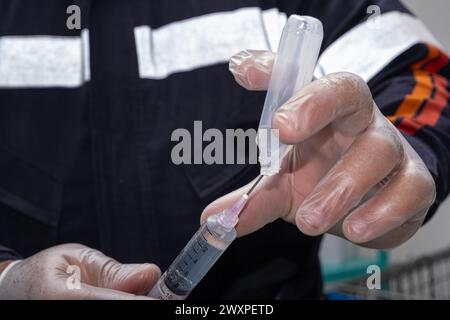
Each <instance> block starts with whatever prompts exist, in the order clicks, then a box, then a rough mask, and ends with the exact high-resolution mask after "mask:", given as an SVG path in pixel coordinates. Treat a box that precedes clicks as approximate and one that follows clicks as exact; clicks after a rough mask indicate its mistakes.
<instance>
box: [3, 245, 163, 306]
mask: <svg viewBox="0 0 450 320" xmlns="http://www.w3.org/2000/svg"><path fill="white" fill-rule="evenodd" d="M69 266H70V267H69ZM77 269H78V270H79V271H80V273H79V275H80V277H79V279H80V280H81V281H80V282H78V283H79V288H78V286H77V279H76V278H77V274H76V270H77ZM159 276H160V270H159V268H158V267H157V266H155V265H153V264H121V263H118V262H117V261H115V260H114V259H112V258H109V257H107V256H105V255H104V254H103V253H101V252H99V251H97V250H94V249H91V248H88V247H85V246H83V245H79V244H64V245H60V246H56V247H52V248H50V249H47V250H44V251H41V252H39V253H37V254H35V255H33V256H31V257H29V258H27V259H25V260H22V261H19V262H18V263H16V264H14V265H13V266H12V267H11V268H10V269H9V270H7V271H6V273H5V274H4V277H2V278H3V279H2V281H1V283H0V300H2V299H113V300H116V299H149V298H147V297H144V296H138V295H141V294H145V293H147V292H148V291H149V290H150V289H151V288H152V287H153V285H154V284H155V283H156V281H157V280H158V279H159Z"/></svg>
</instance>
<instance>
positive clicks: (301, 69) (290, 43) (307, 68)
mask: <svg viewBox="0 0 450 320" xmlns="http://www.w3.org/2000/svg"><path fill="white" fill-rule="evenodd" d="M322 39H323V27H322V23H321V22H320V21H319V20H317V19H316V18H313V17H308V16H298V15H292V16H290V17H289V19H288V21H287V22H286V25H285V26H284V28H283V32H282V34H281V38H280V43H279V45H278V51H277V55H276V58H275V62H274V65H273V68H272V74H271V77H270V82H269V88H268V90H267V95H266V100H265V102H264V108H263V113H262V115H261V120H260V124H259V129H258V138H257V142H258V147H259V151H260V157H259V162H260V165H261V174H262V175H265V176H267V175H268V176H270V175H274V174H276V173H278V171H279V170H280V165H281V158H282V157H283V155H284V153H285V151H286V148H287V147H286V146H285V145H283V144H281V143H278V141H273V140H278V137H277V135H276V133H275V132H272V131H271V128H272V118H273V115H274V113H275V112H276V110H277V109H278V108H279V107H281V106H282V105H283V104H284V103H285V102H287V101H288V100H289V99H290V98H291V97H293V96H294V94H295V93H296V92H297V91H299V90H300V89H302V88H303V87H304V86H306V85H307V84H308V83H309V82H311V80H312V78H313V74H314V69H315V67H316V64H317V59H318V56H319V52H320V47H321V45H322ZM275 142H276V143H275Z"/></svg>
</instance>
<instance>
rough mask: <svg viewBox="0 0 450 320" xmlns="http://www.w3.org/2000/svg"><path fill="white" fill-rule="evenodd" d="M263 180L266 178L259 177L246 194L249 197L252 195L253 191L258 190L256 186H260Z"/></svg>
mask: <svg viewBox="0 0 450 320" xmlns="http://www.w3.org/2000/svg"><path fill="white" fill-rule="evenodd" d="M262 178H264V176H263V175H260V176H259V177H258V179H256V181H255V183H254V184H253V185H252V187H251V188H250V190H248V191H247V193H246V194H245V195H246V196H247V197H248V196H249V195H250V193H252V192H253V190H254V189H255V188H256V186H257V185H258V183H259V182H260V181H261V180H262Z"/></svg>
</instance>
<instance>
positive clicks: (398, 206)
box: [201, 50, 435, 248]
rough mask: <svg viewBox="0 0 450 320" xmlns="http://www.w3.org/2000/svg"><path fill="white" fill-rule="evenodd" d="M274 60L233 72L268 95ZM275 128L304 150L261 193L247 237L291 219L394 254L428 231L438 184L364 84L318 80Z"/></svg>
mask: <svg viewBox="0 0 450 320" xmlns="http://www.w3.org/2000/svg"><path fill="white" fill-rule="evenodd" d="M273 60H274V54H273V53H270V52H267V51H248V50H246V51H243V52H240V53H238V54H236V55H235V56H233V57H232V58H231V61H230V71H231V72H232V73H233V75H234V77H235V79H236V81H237V82H238V83H239V84H240V85H241V86H243V87H244V88H246V89H248V90H265V89H267V87H268V81H269V79H270V73H271V68H272V65H273ZM272 124H273V127H274V128H275V129H279V137H280V140H281V141H282V142H284V143H286V144H289V145H293V146H294V147H293V148H292V150H291V151H290V152H289V153H288V154H287V155H286V157H285V158H284V160H283V162H282V170H281V172H280V173H279V174H278V175H276V176H273V177H269V178H265V179H264V180H263V181H262V182H261V183H260V185H259V186H258V188H257V189H256V191H255V192H254V193H253V194H252V196H251V198H250V200H249V202H248V204H247V207H246V209H244V212H243V213H242V215H241V218H240V222H239V225H238V226H237V231H238V235H245V234H248V233H251V232H254V231H256V230H258V229H259V228H261V227H263V226H264V225H266V224H267V223H270V222H272V221H274V220H276V219H278V218H283V219H284V220H286V221H289V222H291V223H295V224H296V225H297V227H298V228H299V229H300V230H301V231H302V232H303V233H305V234H307V235H311V236H316V235H320V234H323V233H326V232H329V233H331V234H334V235H337V236H340V237H343V238H346V239H348V240H350V241H352V242H354V243H358V244H362V245H364V246H366V247H371V248H390V247H394V246H397V245H399V244H401V243H403V242H404V241H406V240H407V239H409V238H410V237H411V236H412V235H413V234H414V233H415V232H416V231H417V230H418V228H419V227H420V226H421V225H422V223H423V221H424V218H425V215H426V213H427V210H428V209H429V207H430V206H431V204H432V203H433V202H434V199H435V184H434V181H433V178H432V176H431V174H430V173H429V171H428V169H427V168H426V166H425V164H424V163H423V161H422V160H421V158H420V157H419V156H418V155H417V153H416V152H415V151H414V150H413V148H412V147H411V146H410V145H409V143H408V142H407V141H406V140H405V138H404V137H403V136H402V134H401V133H400V132H399V131H398V130H397V129H396V128H395V127H394V126H393V125H392V124H391V123H390V122H389V121H388V120H387V119H386V118H385V117H384V116H383V114H382V113H381V112H380V110H379V109H378V107H377V106H376V104H375V102H374V101H373V99H372V96H371V92H370V90H369V88H368V86H367V85H366V83H365V82H364V81H363V80H362V79H361V78H359V77H358V76H356V75H354V74H349V73H336V74H330V75H328V76H325V77H323V78H320V79H317V80H315V81H313V82H312V83H311V84H310V85H308V86H306V87H305V88H303V89H302V90H300V91H299V92H298V93H297V94H296V95H295V96H294V97H293V98H292V99H290V100H289V101H288V102H287V103H286V104H285V105H283V106H282V107H281V108H280V109H279V110H278V111H277V112H276V113H275V115H274V118H273V122H272ZM249 186H250V185H247V186H245V187H243V188H241V189H239V190H236V191H234V192H233V193H231V194H229V195H227V196H225V197H223V198H221V199H218V200H216V201H215V202H213V203H212V204H210V205H209V206H208V207H207V208H206V209H205V211H204V212H203V214H202V217H201V219H202V220H204V219H206V217H207V216H209V215H211V214H214V213H217V212H219V211H221V210H223V209H224V208H226V207H228V206H229V205H230V204H231V203H232V202H234V201H235V200H236V199H237V198H238V197H239V196H241V195H242V194H243V193H245V192H246V191H247V190H248V188H249Z"/></svg>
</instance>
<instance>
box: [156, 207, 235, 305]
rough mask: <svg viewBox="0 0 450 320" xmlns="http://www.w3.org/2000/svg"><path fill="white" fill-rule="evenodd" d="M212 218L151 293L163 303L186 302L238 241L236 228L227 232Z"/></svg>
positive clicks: (214, 217)
mask: <svg viewBox="0 0 450 320" xmlns="http://www.w3.org/2000/svg"><path fill="white" fill-rule="evenodd" d="M217 218H218V215H214V216H211V217H209V218H208V219H207V220H206V222H205V223H204V224H203V225H202V226H201V227H200V228H199V229H198V230H197V232H196V233H195V234H194V236H193V237H192V238H191V240H189V242H188V243H187V245H186V246H185V247H184V248H183V250H182V251H181V252H180V254H179V255H178V256H177V257H176V258H175V260H174V261H173V262H172V264H171V265H170V266H169V268H168V269H167V270H166V272H164V274H163V275H162V276H161V278H160V279H159V280H158V282H157V283H156V285H155V286H154V287H153V289H152V290H151V291H150V293H149V294H148V295H149V296H150V297H152V298H155V299H160V300H184V299H186V297H187V296H188V295H189V294H190V293H191V291H192V290H193V289H194V288H195V287H196V286H197V284H198V283H199V282H200V280H201V279H202V278H203V277H204V276H205V275H206V273H208V271H209V270H210V269H211V267H212V266H213V265H214V263H215V262H216V261H217V260H218V259H219V257H220V256H221V255H222V253H223V252H224V251H225V250H226V249H227V248H228V246H229V245H230V244H231V243H232V242H233V240H234V239H235V238H236V231H235V230H234V229H226V228H223V226H221V224H220V223H218V221H217Z"/></svg>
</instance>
